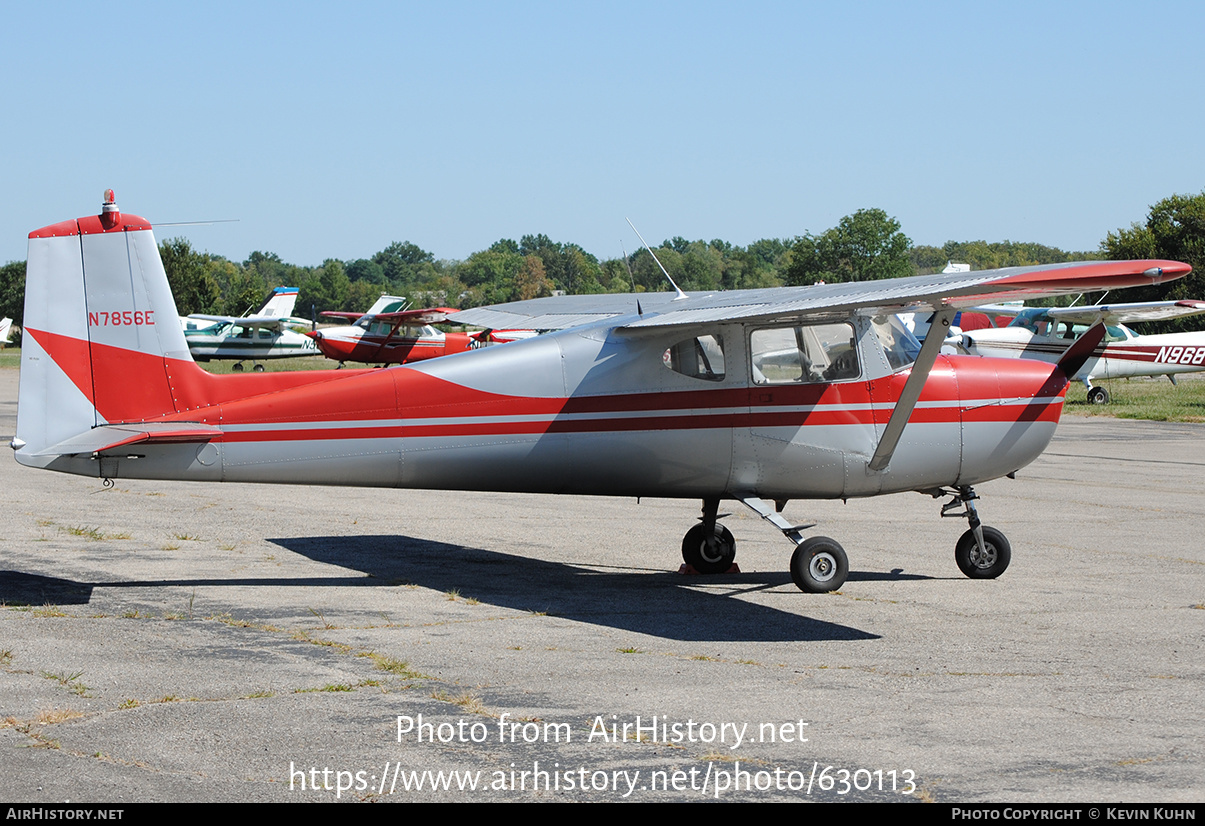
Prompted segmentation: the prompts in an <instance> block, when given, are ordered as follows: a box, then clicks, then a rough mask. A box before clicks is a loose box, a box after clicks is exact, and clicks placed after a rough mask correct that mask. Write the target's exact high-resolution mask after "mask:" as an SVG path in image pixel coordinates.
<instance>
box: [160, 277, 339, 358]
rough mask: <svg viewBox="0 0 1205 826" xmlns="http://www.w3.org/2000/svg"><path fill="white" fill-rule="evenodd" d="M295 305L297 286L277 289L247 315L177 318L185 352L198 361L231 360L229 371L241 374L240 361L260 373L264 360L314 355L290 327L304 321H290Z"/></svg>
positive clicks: (314, 350) (305, 340)
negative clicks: (250, 363) (186, 348)
mask: <svg viewBox="0 0 1205 826" xmlns="http://www.w3.org/2000/svg"><path fill="white" fill-rule="evenodd" d="M296 303H297V288H296V287H277V288H276V289H274V290H273V291H272V294H271V295H269V296H268V300H267V301H266V302H264V304H263V306H262V307H260V308H259V310H257V311H256V312H255V313H252V314H250V315H244V316H239V317H237V318H234V317H232V316H221V315H199V314H198V315H190V316H187V317H181V318H180V324H181V326H182V327H183V328H184V338H185V340H186V341H187V342H188V351H189V352H190V353H191V354H192V357H193V358H194V359H196V360H197V361H211V360H215V359H216V360H232V361H234V362H235V364H234V365H233V366H232V367H231V369H232V370H234V371H235V372H236V373H237V372H242V370H243V362H244V361H248V360H249V361H251V362H253V363H254V365H255V372H257V373H262V372H263V370H264V366H263V365H262V364H259V362H260V361H262V360H265V359H279V358H295V357H297V356H317V355H319V352H318V348H317V347H315V346H314V342H313V340H312V339H310V338H308V337H307V336H306V335H305V334H303V333H298V332H296V331H295V330H294V329H293V328H294V327H296V326H297V325H298V322H300V323H301V324H304V325H306V326H309V324H310V322H308V321H306V320H305V319H296V318H291V317H290V315H289V314H290V313H292V312H293V305H294V304H296Z"/></svg>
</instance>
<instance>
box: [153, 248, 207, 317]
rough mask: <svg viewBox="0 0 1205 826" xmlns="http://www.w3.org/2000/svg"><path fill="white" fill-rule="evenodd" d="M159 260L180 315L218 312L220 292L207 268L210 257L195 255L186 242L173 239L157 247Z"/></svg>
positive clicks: (202, 254) (196, 253)
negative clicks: (161, 262) (165, 272)
mask: <svg viewBox="0 0 1205 826" xmlns="http://www.w3.org/2000/svg"><path fill="white" fill-rule="evenodd" d="M159 257H160V258H161V259H162V260H163V269H164V270H166V271H167V283H168V285H169V286H170V287H171V291H172V295H173V296H174V297H175V299H176V311H177V312H178V313H180V315H192V314H193V313H210V314H212V313H216V312H217V311H218V310H219V309H220V302H221V298H222V288H221V285H220V284H218V281H217V279H216V278H214V275H213V272H212V271H211V268H210V266H209V265H210V257H209V255H207V254H206V253H201V252H197V251H195V250H194V249H193V248H192V244H190V243H189V242H188V239H186V238H172V239H169V240H167V241H164V242H163V243H162V244H160V245H159Z"/></svg>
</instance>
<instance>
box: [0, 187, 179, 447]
mask: <svg viewBox="0 0 1205 826" xmlns="http://www.w3.org/2000/svg"><path fill="white" fill-rule="evenodd" d="M105 195H106V201H105V205H104V210H103V212H102V213H101V214H100V215H92V216H88V217H86V218H80V219H77V220H75V221H64V222H62V223H59V224H54V225H52V226H49V227H43V228H42V229H39V230H35V231H34V232H31V233H30V234H29V256H28V260H27V264H26V287H25V328H24V329H25V339H24V341H23V347H22V353H21V390H20V401H19V407H18V411H17V438H16V439H15V440H14V443H13V444H14V447H15V448H16V449H17V458H18V461H22V462H23V463H25V464H42V462H39V461H37V460H36V459H35V458H34V454H36V453H38V452H39V451H42V450H44V449H45V448H47V447H49V446H52V445H55V444H57V443H59V442H62V441H64V440H66V439H70V438H72V437H74V436H78V435H79V434H80V433H82V432H84V431H87V430H88V429H90V428H93V427H96V426H98V425H103V424H107V423H113V422H138V421H144V420H146V419H151V418H156V417H159V416H163V415H165V414H169V413H173V412H175V411H176V409H177V404H176V400H175V398H174V395H175V394H174V393H173V392H172V379H171V376H172V373H173V371H175V372H177V373H179V372H181V371H187V370H188V369H190V368H191V369H192V370H195V369H196V367H195V366H194V365H193V364H192V357H191V356H190V355H189V353H188V345H187V343H186V342H185V339H184V334H183V332H182V331H181V330H180V325H179V323H178V321H177V315H176V304H175V301H174V300H173V298H172V295H171V290H170V288H169V287H168V283H167V275H166V273H165V272H164V270H163V263H162V261H161V260H160V258H159V248H158V247H157V246H156V244H155V237H154V233H153V232H152V231H151V225H150V224H149V223H148V222H147V221H145V220H144V219H142V218H139V217H137V216H134V215H122V214H121V212H120V211H119V210H118V209H117V205H116V203H114V202H113V199H112V190H108V191H107V192H106V193H105Z"/></svg>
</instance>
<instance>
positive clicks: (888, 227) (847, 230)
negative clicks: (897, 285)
mask: <svg viewBox="0 0 1205 826" xmlns="http://www.w3.org/2000/svg"><path fill="white" fill-rule="evenodd" d="M911 246H912V242H911V241H910V240H909V239H908V236H907V235H904V233H902V232H900V222H899V221H897V220H896V219H894V218H891V217H889V216H888V215H887V213H886V212H884V211H883V210H881V209H860V210H858V211H857V212H855V213H854V214H853V215H846V216H845V217H844V218H842V219H841V221H840V223H838V224H837V226H835V227H833V228H832V229H830V230H828V231H827V232H825V233H824V234H823V235H818V236H817V235H812V234H811V233H808V234H806V235H803V236H801V237H799V238H797V239H795V243H794V245H793V246H792V248H791V263H790V265H789V266H788V268H787V271H786V278H785V280H786V283H787V284H790V285H807V284H814V283H816V282H817V281H825V282H830V283H831V282H839V281H872V280H877V279H881V278H899V277H900V276H905V275H912V274H913V272H914V270H913V267H912V262H911V260H909V258H908V250H909V249H910V248H911Z"/></svg>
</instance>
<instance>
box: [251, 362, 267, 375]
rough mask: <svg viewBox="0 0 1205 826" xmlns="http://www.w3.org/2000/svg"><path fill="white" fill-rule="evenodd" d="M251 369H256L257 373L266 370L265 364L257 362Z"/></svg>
mask: <svg viewBox="0 0 1205 826" xmlns="http://www.w3.org/2000/svg"><path fill="white" fill-rule="evenodd" d="M251 369H252V370H254V371H255V372H257V373H262V372H264V366H263V365H262V364H257V365H255V366H254V367H252V368H251Z"/></svg>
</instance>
